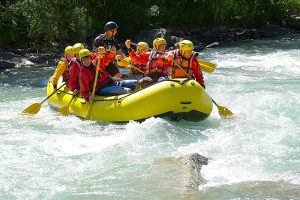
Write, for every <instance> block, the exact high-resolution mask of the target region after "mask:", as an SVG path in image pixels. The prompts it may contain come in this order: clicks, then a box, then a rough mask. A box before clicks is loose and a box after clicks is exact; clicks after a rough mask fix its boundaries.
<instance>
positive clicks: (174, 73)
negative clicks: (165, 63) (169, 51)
mask: <svg viewBox="0 0 300 200" xmlns="http://www.w3.org/2000/svg"><path fill="white" fill-rule="evenodd" d="M194 55H195V53H194V52H193V54H192V56H191V57H190V58H189V59H187V58H185V57H183V56H182V55H181V54H180V52H179V50H178V49H177V50H175V53H174V60H175V61H176V62H177V63H178V64H179V65H180V66H181V68H182V69H183V70H184V71H185V72H186V73H187V74H188V75H190V77H193V74H194V73H193V65H192V60H193V57H194ZM182 69H180V68H179V67H178V66H177V64H176V63H175V62H174V61H173V62H172V66H171V70H170V75H171V77H172V78H186V77H187V75H186V73H184V71H183V70H182Z"/></svg>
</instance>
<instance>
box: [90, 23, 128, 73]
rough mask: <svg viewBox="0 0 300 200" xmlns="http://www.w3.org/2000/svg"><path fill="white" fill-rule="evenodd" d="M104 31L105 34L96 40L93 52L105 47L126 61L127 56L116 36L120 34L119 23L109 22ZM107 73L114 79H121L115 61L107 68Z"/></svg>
mask: <svg viewBox="0 0 300 200" xmlns="http://www.w3.org/2000/svg"><path fill="white" fill-rule="evenodd" d="M104 30H105V33H103V34H100V35H99V36H97V37H96V38H95V39H94V42H93V51H94V52H97V50H98V48H99V47H104V48H105V50H106V51H107V52H110V51H112V52H114V53H115V55H120V56H121V57H122V59H124V58H125V55H124V53H123V52H122V50H121V46H120V44H119V43H118V41H117V40H116V39H115V36H116V34H117V33H118V25H117V23H116V22H113V21H110V22H107V23H106V24H105V26H104ZM106 71H107V72H108V73H109V75H111V76H112V77H117V78H120V77H121V73H120V70H119V68H118V66H117V64H116V62H115V60H114V59H113V60H112V61H111V62H110V63H109V64H108V66H107V67H106Z"/></svg>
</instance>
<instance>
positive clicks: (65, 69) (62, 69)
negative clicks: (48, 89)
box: [50, 46, 75, 92]
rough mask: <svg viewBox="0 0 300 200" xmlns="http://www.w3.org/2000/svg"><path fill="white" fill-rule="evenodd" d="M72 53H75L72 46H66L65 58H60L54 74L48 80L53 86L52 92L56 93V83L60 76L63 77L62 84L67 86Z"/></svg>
mask: <svg viewBox="0 0 300 200" xmlns="http://www.w3.org/2000/svg"><path fill="white" fill-rule="evenodd" d="M74 53H75V52H74V48H73V46H67V47H66V48H65V57H64V58H61V59H60V60H59V61H58V62H57V67H56V69H55V72H54V74H53V76H52V77H51V79H50V82H51V83H52V84H53V89H54V90H53V91H54V92H57V82H58V79H59V78H60V77H61V76H62V77H63V82H65V83H67V84H66V85H67V86H68V81H69V78H70V77H69V69H70V63H71V61H72V59H73V57H74Z"/></svg>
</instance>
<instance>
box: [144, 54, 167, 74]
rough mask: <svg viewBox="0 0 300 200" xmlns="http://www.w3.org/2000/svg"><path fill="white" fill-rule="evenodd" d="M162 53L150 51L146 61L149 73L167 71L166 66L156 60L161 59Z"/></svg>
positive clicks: (164, 72)
mask: <svg viewBox="0 0 300 200" xmlns="http://www.w3.org/2000/svg"><path fill="white" fill-rule="evenodd" d="M162 56H163V55H162V54H159V53H157V52H155V51H152V52H151V54H150V56H149V60H148V63H147V67H148V69H149V74H153V73H155V72H159V73H163V74H167V73H168V66H166V65H165V64H159V62H158V60H159V59H161V57H162Z"/></svg>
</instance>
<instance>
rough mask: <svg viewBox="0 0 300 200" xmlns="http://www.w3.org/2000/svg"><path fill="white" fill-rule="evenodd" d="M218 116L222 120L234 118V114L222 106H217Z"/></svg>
mask: <svg viewBox="0 0 300 200" xmlns="http://www.w3.org/2000/svg"><path fill="white" fill-rule="evenodd" d="M217 107H218V111H219V114H220V116H221V117H222V118H232V117H234V114H233V113H232V112H231V111H230V110H229V109H228V108H226V107H224V106H219V105H218V106H217Z"/></svg>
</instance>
